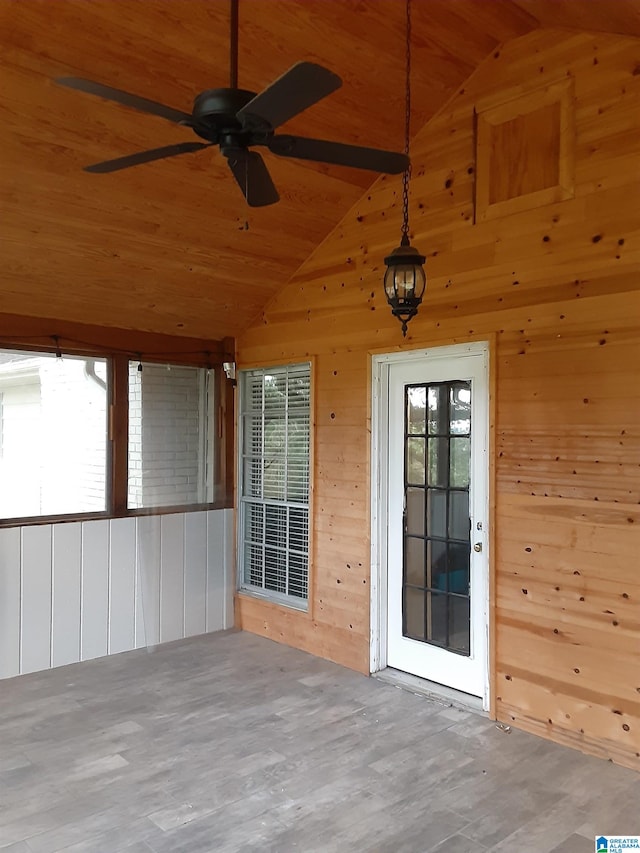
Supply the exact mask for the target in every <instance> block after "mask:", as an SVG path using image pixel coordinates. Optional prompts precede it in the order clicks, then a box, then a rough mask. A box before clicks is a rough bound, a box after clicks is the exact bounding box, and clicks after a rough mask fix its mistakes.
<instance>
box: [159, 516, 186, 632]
mask: <svg viewBox="0 0 640 853" xmlns="http://www.w3.org/2000/svg"><path fill="white" fill-rule="evenodd" d="M184 539H185V524H184V515H162V516H160V642H161V643H166V642H168V641H170V640H177V639H179V638H180V637H183V636H184V585H185V580H184V573H185V566H184V558H185V541H184Z"/></svg>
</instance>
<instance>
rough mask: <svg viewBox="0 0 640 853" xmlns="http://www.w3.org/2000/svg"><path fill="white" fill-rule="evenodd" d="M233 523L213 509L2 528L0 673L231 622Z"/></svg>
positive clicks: (149, 642)
mask: <svg viewBox="0 0 640 853" xmlns="http://www.w3.org/2000/svg"><path fill="white" fill-rule="evenodd" d="M232 525H233V511H232V510H212V511H210V512H193V513H172V514H168V515H164V516H142V517H140V518H116V519H110V520H107V519H105V520H104V521H103V520H98V521H85V522H70V523H64V524H53V525H50V524H49V525H36V526H33V527H22V528H21V527H12V528H6V529H3V530H0V678H9V677H11V676H14V675H19V674H20V672H33V671H36V670H40V669H48V668H49V667H50V666H63V665H65V664H69V663H73V662H75V661H78V660H87V659H90V658H95V657H99V656H102V655H106V654H115V653H118V652H123V651H127V650H128V649H132V648H139V647H144V646H147V645H155V644H157V643H159V642H167V641H170V640H177V639H181V638H183V637H185V636H194V635H196V634H202V633H204V632H205V631H207V630H209V631H216V630H220V629H221V628H224V627H229V626H230V625H232V624H233V595H234V590H235V579H234V576H233V543H234V536H233V531H232ZM208 609H209V611H210V614H211V618H210V619H209V620H208V619H207V610H208ZM21 661H22V666H21Z"/></svg>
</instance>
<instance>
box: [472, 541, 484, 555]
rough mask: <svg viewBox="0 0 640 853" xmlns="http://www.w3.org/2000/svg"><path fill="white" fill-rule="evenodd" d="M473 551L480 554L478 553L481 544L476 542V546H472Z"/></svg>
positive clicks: (480, 549)
mask: <svg viewBox="0 0 640 853" xmlns="http://www.w3.org/2000/svg"><path fill="white" fill-rule="evenodd" d="M473 550H474V551H477V552H478V553H480V551H482V542H476V544H475V545H474V546H473Z"/></svg>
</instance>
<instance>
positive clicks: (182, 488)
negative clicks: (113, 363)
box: [129, 363, 207, 508]
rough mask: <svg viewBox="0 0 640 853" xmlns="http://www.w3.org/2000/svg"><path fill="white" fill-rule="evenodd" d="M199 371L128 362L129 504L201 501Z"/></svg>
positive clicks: (201, 389) (202, 461) (202, 394)
mask: <svg viewBox="0 0 640 853" xmlns="http://www.w3.org/2000/svg"><path fill="white" fill-rule="evenodd" d="M204 377H205V373H204V371H202V370H197V369H195V368H187V367H175V366H172V367H171V368H168V367H166V366H165V365H152V364H145V365H144V367H143V370H142V372H139V371H138V368H137V364H134V363H132V364H131V367H130V371H129V389H130V390H129V398H130V402H129V506H130V507H132V508H134V507H141V506H146V507H150V506H172V505H173V506H179V505H182V504H186V505H188V504H193V503H202V502H204V501H206V500H207V495H206V490H205V476H204V464H205V459H204V456H205V454H204V443H203V431H204V407H205V399H204V398H205V388H204V382H203V379H204Z"/></svg>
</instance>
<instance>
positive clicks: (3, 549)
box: [0, 527, 21, 678]
mask: <svg viewBox="0 0 640 853" xmlns="http://www.w3.org/2000/svg"><path fill="white" fill-rule="evenodd" d="M20 563H21V559H20V529H19V528H17V527H8V528H4V529H3V530H0V678H11V677H12V676H14V675H19V674H20V590H21V571H20V568H21V566H20Z"/></svg>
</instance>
